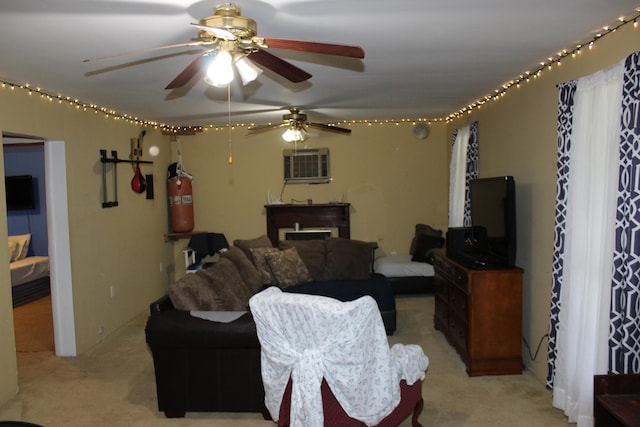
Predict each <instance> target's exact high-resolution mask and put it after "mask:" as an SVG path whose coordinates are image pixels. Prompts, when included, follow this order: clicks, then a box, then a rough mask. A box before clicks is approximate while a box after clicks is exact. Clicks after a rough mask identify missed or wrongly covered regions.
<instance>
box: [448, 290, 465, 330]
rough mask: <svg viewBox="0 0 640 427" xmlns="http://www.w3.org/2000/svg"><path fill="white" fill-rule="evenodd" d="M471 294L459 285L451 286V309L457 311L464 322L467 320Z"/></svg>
mask: <svg viewBox="0 0 640 427" xmlns="http://www.w3.org/2000/svg"><path fill="white" fill-rule="evenodd" d="M468 303H469V296H468V295H467V294H466V293H465V292H464V291H462V289H460V288H458V287H457V286H454V285H450V286H449V310H451V311H453V312H454V313H456V315H457V316H458V317H459V318H461V319H462V320H463V321H464V322H467V321H468V319H467V305H468Z"/></svg>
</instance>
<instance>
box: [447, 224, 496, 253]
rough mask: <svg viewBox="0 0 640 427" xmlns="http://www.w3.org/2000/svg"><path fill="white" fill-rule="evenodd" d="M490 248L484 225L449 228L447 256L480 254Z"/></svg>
mask: <svg viewBox="0 0 640 427" xmlns="http://www.w3.org/2000/svg"><path fill="white" fill-rule="evenodd" d="M487 250H488V243H487V229H486V228H484V227H452V228H449V229H448V230H447V256H449V257H451V258H459V257H460V256H463V257H466V256H470V255H474V254H475V255H480V254H483V253H485V252H486V251H487Z"/></svg>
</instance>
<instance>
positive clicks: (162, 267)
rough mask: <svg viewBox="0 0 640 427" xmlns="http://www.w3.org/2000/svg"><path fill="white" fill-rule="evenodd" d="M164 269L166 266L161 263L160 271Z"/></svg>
mask: <svg viewBox="0 0 640 427" xmlns="http://www.w3.org/2000/svg"><path fill="white" fill-rule="evenodd" d="M162 270H164V266H163V265H162V263H160V273H162Z"/></svg>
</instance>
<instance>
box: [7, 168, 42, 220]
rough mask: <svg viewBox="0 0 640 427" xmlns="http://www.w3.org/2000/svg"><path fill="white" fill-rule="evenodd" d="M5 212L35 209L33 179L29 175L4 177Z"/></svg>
mask: <svg viewBox="0 0 640 427" xmlns="http://www.w3.org/2000/svg"><path fill="white" fill-rule="evenodd" d="M4 185H5V189H6V195H7V210H9V211H17V210H27V209H35V208H36V199H35V191H34V188H33V177H32V176H31V175H16V176H5V177H4Z"/></svg>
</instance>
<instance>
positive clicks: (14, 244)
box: [9, 234, 51, 307]
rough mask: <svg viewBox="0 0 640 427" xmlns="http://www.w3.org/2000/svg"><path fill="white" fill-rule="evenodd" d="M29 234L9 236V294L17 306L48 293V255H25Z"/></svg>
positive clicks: (49, 290)
mask: <svg viewBox="0 0 640 427" xmlns="http://www.w3.org/2000/svg"><path fill="white" fill-rule="evenodd" d="M30 242H31V234H22V235H17V236H9V261H10V262H9V267H10V269H11V296H12V299H13V306H14V307H18V306H20V305H23V304H27V303H29V302H31V301H35V300H37V299H40V298H42V297H45V296H47V295H49V293H50V292H51V287H50V279H49V257H48V256H27V254H28V252H29V244H30Z"/></svg>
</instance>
